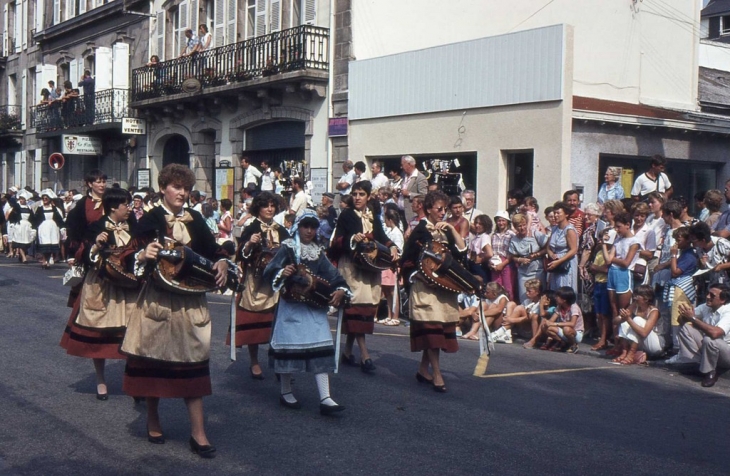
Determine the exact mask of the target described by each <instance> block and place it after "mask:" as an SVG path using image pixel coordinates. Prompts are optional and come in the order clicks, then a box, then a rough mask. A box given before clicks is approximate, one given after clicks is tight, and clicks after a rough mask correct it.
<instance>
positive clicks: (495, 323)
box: [463, 282, 515, 344]
mask: <svg viewBox="0 0 730 476" xmlns="http://www.w3.org/2000/svg"><path fill="white" fill-rule="evenodd" d="M484 297H485V298H486V299H484V300H483V301H482V304H481V306H482V312H483V313H484V321H485V322H486V324H487V326H488V327H489V328H490V329H500V332H499V333H494V334H492V338H493V339H494V341H495V342H503V343H509V344H511V343H512V333H511V332H508V331H507V332H506V330H505V329H502V328H501V326H502V320H503V319H504V316H506V315H507V314H509V313H511V312H512V311H514V307H515V303H513V302H512V301H510V299H509V297H508V296H507V291H506V290H505V289H504V287H502V285H501V284H499V283H496V282H491V283H489V284H487V286H486V290H485V292H484ZM475 317H476V318H477V319H476V320H475V321H473V323H472V327H471V330H470V331H469V332H467V333H466V334H464V336H463V338H464V339H470V340H479V334H478V333H479V329H480V328H481V322H480V321H479V316H478V315H476V316H475Z"/></svg>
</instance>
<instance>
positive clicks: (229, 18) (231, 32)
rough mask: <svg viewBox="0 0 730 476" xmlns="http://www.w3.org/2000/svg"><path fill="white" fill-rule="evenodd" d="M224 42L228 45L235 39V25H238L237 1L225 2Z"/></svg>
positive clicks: (229, 0)
mask: <svg viewBox="0 0 730 476" xmlns="http://www.w3.org/2000/svg"><path fill="white" fill-rule="evenodd" d="M226 6H227V9H228V11H227V12H226V44H228V45H230V44H231V43H235V42H236V40H237V36H236V26H237V25H238V1H237V0H228V1H227V2H226Z"/></svg>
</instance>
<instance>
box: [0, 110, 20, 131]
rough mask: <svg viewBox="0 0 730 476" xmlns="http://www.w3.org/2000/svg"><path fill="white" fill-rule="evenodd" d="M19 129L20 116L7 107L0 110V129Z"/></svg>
mask: <svg viewBox="0 0 730 476" xmlns="http://www.w3.org/2000/svg"><path fill="white" fill-rule="evenodd" d="M18 129H20V116H18V114H15V113H12V112H10V111H8V110H7V109H3V110H0V131H9V130H18Z"/></svg>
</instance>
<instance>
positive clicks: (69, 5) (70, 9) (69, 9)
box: [64, 0, 76, 20]
mask: <svg viewBox="0 0 730 476" xmlns="http://www.w3.org/2000/svg"><path fill="white" fill-rule="evenodd" d="M75 7H76V2H74V0H66V18H64V20H70V19H72V18H73V17H74V16H76V8H75Z"/></svg>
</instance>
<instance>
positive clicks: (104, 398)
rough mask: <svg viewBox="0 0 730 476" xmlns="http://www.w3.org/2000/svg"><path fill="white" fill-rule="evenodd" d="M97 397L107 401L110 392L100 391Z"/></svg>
mask: <svg viewBox="0 0 730 476" xmlns="http://www.w3.org/2000/svg"><path fill="white" fill-rule="evenodd" d="M96 399H97V400H101V401H102V402H105V401H107V400H109V394H108V393H98V392H97V394H96Z"/></svg>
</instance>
